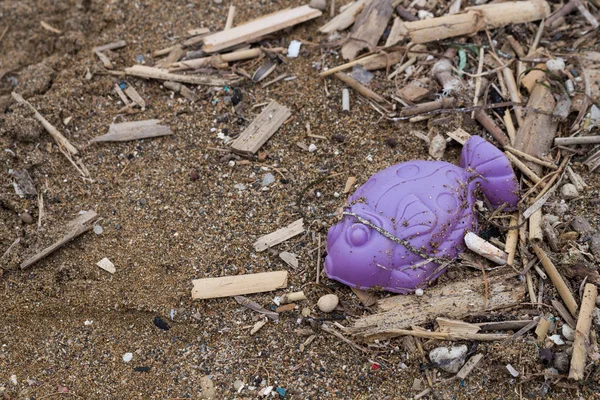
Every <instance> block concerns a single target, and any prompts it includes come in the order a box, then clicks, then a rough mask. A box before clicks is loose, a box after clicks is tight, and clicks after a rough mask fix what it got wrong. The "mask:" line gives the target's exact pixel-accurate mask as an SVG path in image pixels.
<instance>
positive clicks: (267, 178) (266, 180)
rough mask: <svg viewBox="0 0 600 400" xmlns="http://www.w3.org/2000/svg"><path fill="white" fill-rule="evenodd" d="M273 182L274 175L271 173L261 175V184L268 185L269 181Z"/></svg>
mask: <svg viewBox="0 0 600 400" xmlns="http://www.w3.org/2000/svg"><path fill="white" fill-rule="evenodd" d="M273 182H275V177H274V176H273V174H272V173H270V172H269V173H268V174H266V175H265V176H264V177H263V181H262V185H263V186H269V185H270V184H271V183H273Z"/></svg>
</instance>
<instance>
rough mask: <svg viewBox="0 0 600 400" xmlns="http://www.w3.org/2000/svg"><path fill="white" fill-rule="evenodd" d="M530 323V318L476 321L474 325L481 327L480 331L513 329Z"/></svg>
mask: <svg viewBox="0 0 600 400" xmlns="http://www.w3.org/2000/svg"><path fill="white" fill-rule="evenodd" d="M530 323H531V320H530V319H526V320H517V321H498V322H478V323H476V324H475V325H478V326H479V327H481V329H482V331H514V330H518V329H521V328H523V327H524V326H527V325H529V324H530Z"/></svg>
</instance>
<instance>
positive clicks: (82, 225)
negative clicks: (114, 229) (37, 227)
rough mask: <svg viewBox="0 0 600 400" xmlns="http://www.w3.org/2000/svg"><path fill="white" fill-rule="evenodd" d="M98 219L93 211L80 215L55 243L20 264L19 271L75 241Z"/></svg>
mask: <svg viewBox="0 0 600 400" xmlns="http://www.w3.org/2000/svg"><path fill="white" fill-rule="evenodd" d="M97 219H98V214H96V213H95V212H94V211H91V210H90V211H86V212H85V213H84V214H81V215H80V216H78V217H77V218H75V219H74V220H73V221H71V222H70V223H69V225H68V228H69V231H68V232H67V233H66V234H65V235H64V236H63V237H62V238H61V239H60V240H59V241H57V242H56V243H54V244H53V245H52V246H49V247H46V248H45V249H44V250H42V251H40V252H39V253H37V254H36V255H34V256H33V257H30V258H28V259H27V260H25V261H23V262H22V263H21V269H25V268H28V267H30V266H32V265H33V264H35V263H36V262H38V261H40V260H41V259H42V258H45V257H47V256H49V255H50V254H52V253H54V252H55V251H56V250H58V249H60V248H61V247H62V246H64V245H65V244H67V243H68V242H70V241H71V240H73V239H75V238H76V237H77V236H79V235H81V234H83V233H85V232H87V231H89V230H90V229H92V226H93V223H94V221H96V220H97Z"/></svg>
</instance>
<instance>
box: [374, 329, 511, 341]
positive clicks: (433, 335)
mask: <svg viewBox="0 0 600 400" xmlns="http://www.w3.org/2000/svg"><path fill="white" fill-rule="evenodd" d="M399 336H414V337H420V338H425V339H437V340H448V341H457V340H477V341H481V342H494V341H498V340H505V339H508V338H510V337H511V335H508V334H506V333H444V332H427V331H411V330H408V329H390V330H388V331H386V332H385V333H380V334H376V335H370V336H365V337H363V339H364V340H367V341H372V340H385V339H391V338H395V337H399Z"/></svg>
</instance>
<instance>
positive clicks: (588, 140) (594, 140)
mask: <svg viewBox="0 0 600 400" xmlns="http://www.w3.org/2000/svg"><path fill="white" fill-rule="evenodd" d="M598 143H600V135H598V136H579V137H568V138H556V139H554V144H555V145H557V146H558V145H561V146H571V145H576V144H598Z"/></svg>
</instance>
